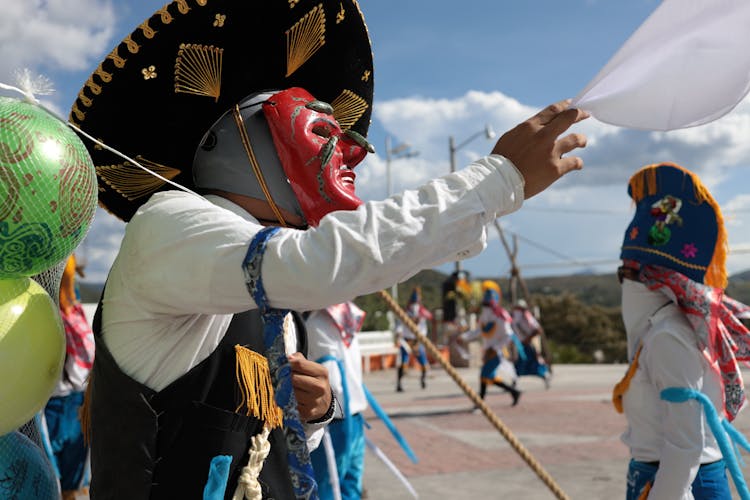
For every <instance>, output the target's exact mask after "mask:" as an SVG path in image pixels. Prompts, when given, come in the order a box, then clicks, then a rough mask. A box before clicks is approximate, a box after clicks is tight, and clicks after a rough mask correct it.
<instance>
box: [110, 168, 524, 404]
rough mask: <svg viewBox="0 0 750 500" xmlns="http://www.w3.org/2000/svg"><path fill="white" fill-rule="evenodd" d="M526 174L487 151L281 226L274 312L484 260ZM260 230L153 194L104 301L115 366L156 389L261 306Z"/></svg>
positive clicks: (270, 256)
mask: <svg viewBox="0 0 750 500" xmlns="http://www.w3.org/2000/svg"><path fill="white" fill-rule="evenodd" d="M523 186H524V182H523V178H522V176H521V175H520V174H519V172H518V171H517V170H516V168H515V167H514V166H513V165H512V163H510V162H509V161H508V160H506V159H504V158H503V157H501V156H496V155H492V156H489V157H485V158H483V159H481V160H478V161H477V162H475V163H473V164H471V165H470V166H468V167H466V168H465V169H463V170H461V171H459V172H456V173H453V174H450V175H448V176H445V177H442V178H440V179H436V180H433V181H431V182H429V183H428V184H426V185H424V186H422V187H421V188H420V189H418V190H414V191H406V192H404V193H403V194H401V195H396V196H393V197H391V198H388V199H386V200H384V201H377V202H368V203H365V204H364V205H362V206H360V207H359V208H358V209H357V210H352V211H338V212H334V213H331V214H329V215H327V216H326V217H324V218H323V219H322V220H321V221H320V224H319V226H318V227H317V228H311V229H307V230H304V231H300V230H296V229H287V228H283V229H281V230H280V231H279V232H278V233H277V234H276V235H275V236H273V237H272V238H271V239H270V240H269V242H268V246H267V248H266V252H265V254H264V257H263V263H262V267H261V277H262V280H263V285H264V287H265V290H266V293H267V296H268V299H269V301H270V304H271V305H272V306H273V307H277V308H289V309H294V310H299V311H305V310H314V309H320V308H323V307H326V306H328V305H331V304H335V303H339V302H344V301H346V300H349V299H350V298H351V297H356V296H358V295H363V294H367V293H372V292H375V291H377V290H380V289H382V288H386V287H389V286H391V285H393V284H394V283H396V282H399V281H402V280H404V279H406V278H408V277H410V276H412V275H414V274H416V273H417V272H418V271H419V270H421V269H425V268H430V267H434V266H436V265H439V264H441V263H443V262H448V261H452V260H455V259H462V258H466V257H470V256H473V255H476V254H477V253H479V252H480V251H481V250H482V249H483V248H484V245H485V240H486V237H487V230H486V227H485V226H486V225H487V224H488V223H489V222H492V221H493V220H495V218H497V217H499V216H501V215H503V214H507V213H510V212H512V211H514V210H517V209H518V208H519V207H520V206H521V204H522V202H523ZM262 228H263V226H261V225H260V224H259V223H258V221H257V220H256V219H254V218H253V217H252V216H250V215H249V214H248V213H247V212H245V211H244V210H243V209H242V208H240V207H239V206H237V205H235V204H233V203H232V202H230V201H228V200H226V199H225V198H221V197H218V196H207V197H206V198H202V197H198V196H195V195H191V194H189V193H185V192H182V191H168V192H161V193H156V194H154V195H153V196H152V197H151V198H150V199H149V201H148V202H146V203H145V204H144V205H143V206H142V207H141V208H140V209H139V210H138V212H137V213H136V215H135V216H134V217H133V218H132V219H131V221H130V222H129V223H128V225H127V227H126V230H125V236H124V238H123V241H122V245H121V248H120V252H119V254H118V256H117V258H116V260H115V262H114V264H113V265H112V269H111V271H110V275H109V278H108V280H107V287H106V292H105V295H104V309H103V317H102V331H103V336H104V340H105V341H106V342H107V345H108V347H109V349H110V351H111V352H112V355H113V356H114V358H115V360H117V362H118V364H119V366H120V367H121V369H122V370H123V371H124V372H125V373H126V374H128V375H129V376H131V377H133V378H134V379H135V380H137V381H139V382H141V383H143V384H145V385H147V386H148V387H151V388H152V389H155V390H157V391H158V390H161V389H163V388H164V387H166V386H167V385H168V384H169V383H171V382H172V381H174V380H176V379H177V378H179V377H180V376H182V375H183V374H185V373H186V372H187V371H188V370H190V368H192V367H193V366H195V365H197V364H198V363H200V362H201V361H202V360H203V359H205V358H206V357H208V355H209V354H211V352H213V350H214V349H215V348H216V346H217V345H218V344H219V342H220V341H221V339H222V337H223V336H224V333H225V332H226V330H227V328H228V326H229V323H230V321H231V319H232V315H233V314H234V313H239V312H242V311H246V310H249V309H253V308H255V307H257V306H256V305H255V303H254V301H253V299H252V297H251V296H250V293H249V292H248V290H247V287H246V285H245V277H244V273H243V269H242V264H243V261H244V259H245V255H246V253H247V250H248V246H249V244H250V242H251V240H252V239H253V237H254V236H255V235H256V234H257V233H258V231H260V230H261V229H262Z"/></svg>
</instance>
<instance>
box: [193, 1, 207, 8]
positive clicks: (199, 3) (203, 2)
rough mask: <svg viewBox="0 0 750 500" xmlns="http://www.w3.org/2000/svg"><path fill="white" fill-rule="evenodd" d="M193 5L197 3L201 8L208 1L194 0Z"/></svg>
mask: <svg viewBox="0 0 750 500" xmlns="http://www.w3.org/2000/svg"><path fill="white" fill-rule="evenodd" d="M195 3H197V4H198V5H200V6H201V7H205V6H206V4H207V3H208V0H195Z"/></svg>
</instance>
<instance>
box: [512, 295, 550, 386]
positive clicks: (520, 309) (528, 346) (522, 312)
mask: <svg viewBox="0 0 750 500" xmlns="http://www.w3.org/2000/svg"><path fill="white" fill-rule="evenodd" d="M510 315H511V318H512V319H513V332H514V333H515V337H514V342H515V345H516V350H517V351H518V353H517V356H518V357H517V358H516V360H515V363H514V364H515V367H516V374H517V375H518V376H519V377H522V376H524V375H533V376H536V377H540V378H541V379H542V380H544V386H545V387H546V388H547V389H549V384H550V377H551V374H550V371H549V366H547V363H546V362H545V361H544V359H543V358H542V357H541V355H540V354H539V352H538V351H537V348H536V346H535V345H534V343H535V342H536V341H538V339H539V337H540V336H541V335H542V334H543V332H542V325H540V324H539V320H537V319H536V318H535V317H534V315H533V314H532V313H531V311H530V310H529V307H528V305H527V304H526V301H525V300H523V299H520V300H519V301H518V302H517V303H516V304H514V305H513V308H512V309H511V312H510Z"/></svg>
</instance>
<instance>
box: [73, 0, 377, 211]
mask: <svg viewBox="0 0 750 500" xmlns="http://www.w3.org/2000/svg"><path fill="white" fill-rule="evenodd" d="M372 72H373V67H372V49H371V46H370V39H369V35H368V33H367V27H366V26H365V22H364V18H363V17H362V12H361V10H360V8H359V4H358V3H357V1H356V0H335V1H333V0H322V1H321V0H317V1H312V0H255V1H250V0H174V1H173V2H171V3H169V4H167V5H165V6H164V7H162V8H161V9H159V10H158V11H157V12H156V13H155V14H153V15H152V16H151V17H150V18H149V19H148V20H146V21H145V22H143V23H142V24H141V25H140V26H138V28H137V29H136V30H135V31H134V32H133V33H131V34H130V35H129V36H128V37H127V38H125V40H123V41H122V42H121V43H120V44H119V45H118V46H117V47H116V48H115V49H114V50H113V51H112V52H111V53H110V54H109V55H108V56H107V57H106V59H105V60H104V61H103V62H102V63H101V64H99V67H98V68H97V69H96V71H94V73H93V74H92V75H91V76H90V77H89V79H88V81H87V82H86V84H85V85H84V86H83V88H82V89H81V91H80V93H79V94H78V98H77V99H76V102H75V104H74V105H73V108H72V110H71V113H70V121H71V122H72V123H73V124H74V125H77V126H78V127H79V128H81V130H83V131H84V132H86V133H88V134H90V135H91V136H93V137H95V138H97V139H99V140H100V141H102V142H103V143H105V144H107V145H108V146H110V147H112V148H114V149H116V150H118V151H121V152H122V153H123V154H125V155H127V156H129V157H131V158H134V159H136V160H137V161H138V162H140V163H141V164H143V165H144V166H146V167H148V168H150V169H152V170H154V171H155V172H157V173H159V174H161V175H162V176H164V177H165V178H168V179H170V180H174V181H175V182H177V183H179V184H181V185H183V186H186V187H188V188H191V187H192V185H193V183H192V175H191V168H192V161H193V155H194V153H195V149H196V147H197V146H198V143H199V142H200V140H201V138H202V137H203V134H204V133H205V132H206V131H207V130H208V129H209V127H210V126H211V125H212V124H213V123H214V122H215V121H216V120H217V119H218V118H219V117H220V116H221V115H222V114H223V113H224V112H225V111H227V110H228V109H229V108H230V107H231V106H233V105H234V104H235V103H237V102H238V101H240V100H241V99H242V98H244V97H245V96H247V95H249V94H251V93H253V92H256V91H260V90H266V89H285V88H289V87H303V88H305V89H306V90H308V91H309V92H310V93H311V94H312V95H314V96H315V97H316V98H318V99H320V100H322V101H326V102H329V103H331V104H332V105H333V108H334V110H335V113H334V114H335V115H336V118H337V119H338V121H339V122H340V123H341V126H342V128H344V129H352V130H354V131H356V132H359V133H360V134H362V135H366V133H367V128H368V126H369V124H370V115H371V112H372V96H373V75H372ZM84 142H85V143H86V145H87V147H88V149H89V152H90V153H91V157H92V159H93V161H94V165H95V166H96V173H97V176H98V180H99V203H100V204H101V205H102V206H103V207H104V208H105V209H107V210H108V211H109V212H111V213H113V214H114V215H116V216H117V217H119V218H121V219H123V220H125V221H128V220H130V218H131V217H132V216H133V214H134V213H135V211H136V210H137V209H138V207H139V206H140V205H141V204H143V203H144V202H145V201H146V200H147V199H148V198H149V196H150V195H151V194H153V193H154V192H156V191H159V190H162V189H169V188H170V187H171V186H170V185H169V184H168V183H165V182H164V181H162V180H160V179H158V178H156V177H154V176H152V175H150V174H148V173H147V172H144V171H143V170H141V169H139V168H137V167H135V166H134V165H132V164H131V163H129V162H127V161H125V160H123V159H122V158H120V157H119V156H117V155H115V154H113V153H111V152H109V151H107V150H105V149H103V148H101V147H100V146H97V145H95V144H94V143H93V142H91V141H89V140H86V139H84Z"/></svg>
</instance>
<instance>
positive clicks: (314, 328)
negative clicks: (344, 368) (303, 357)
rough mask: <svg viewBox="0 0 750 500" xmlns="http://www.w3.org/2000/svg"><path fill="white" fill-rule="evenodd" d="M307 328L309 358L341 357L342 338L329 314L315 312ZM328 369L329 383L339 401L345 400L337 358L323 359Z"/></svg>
mask: <svg viewBox="0 0 750 500" xmlns="http://www.w3.org/2000/svg"><path fill="white" fill-rule="evenodd" d="M305 326H306V328H307V342H308V344H307V354H308V359H310V360H312V361H315V362H319V361H318V360H319V359H321V358H323V357H324V356H329V355H330V356H333V357H334V358H336V359H340V357H341V353H340V345H341V341H340V340H338V339H337V337H338V338H341V335H340V334H339V332H338V330H337V329H336V326H335V325H334V323H333V321H332V320H331V319H330V317H329V316H328V314H326V313H325V312H322V311H315V312H313V313H312V314H311V315H310V317H309V318H307V322H306V324H305ZM321 364H322V365H323V366H325V367H326V369H327V370H328V383H329V384H330V386H331V389H332V390H333V393H334V394H335V395H336V398H337V399H338V401H339V403H342V404H343V401H344V386H343V384H342V380H341V370H340V369H339V364H338V363H337V362H336V361H335V360H328V361H323V362H322V363H321Z"/></svg>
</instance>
